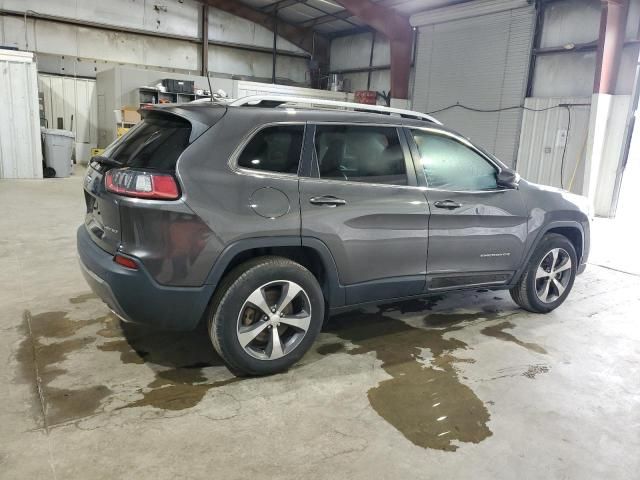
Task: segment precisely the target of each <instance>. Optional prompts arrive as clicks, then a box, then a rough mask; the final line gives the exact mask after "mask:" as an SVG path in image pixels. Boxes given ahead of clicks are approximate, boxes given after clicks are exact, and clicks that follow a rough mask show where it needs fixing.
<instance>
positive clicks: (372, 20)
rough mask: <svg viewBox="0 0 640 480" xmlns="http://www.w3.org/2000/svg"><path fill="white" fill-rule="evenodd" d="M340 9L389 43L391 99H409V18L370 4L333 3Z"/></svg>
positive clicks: (361, 1)
mask: <svg viewBox="0 0 640 480" xmlns="http://www.w3.org/2000/svg"><path fill="white" fill-rule="evenodd" d="M334 1H335V2H336V3H338V4H340V5H341V6H342V7H343V8H345V9H346V10H348V11H349V12H351V14H352V15H353V16H355V17H357V18H359V19H360V20H362V21H363V22H365V23H366V24H367V25H369V26H370V27H372V28H373V29H375V30H376V31H377V32H378V33H381V34H382V35H384V36H385V37H387V38H388V39H389V46H390V50H391V52H390V53H391V96H392V98H398V99H403V100H406V99H408V98H409V74H410V72H411V50H412V45H413V29H412V28H411V25H410V23H409V18H408V17H405V16H404V15H401V14H399V13H398V12H396V11H395V10H393V9H392V8H390V7H386V6H384V5H381V4H378V3H374V2H372V1H370V0H334Z"/></svg>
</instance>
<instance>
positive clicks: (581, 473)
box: [0, 0, 640, 479]
mask: <svg viewBox="0 0 640 480" xmlns="http://www.w3.org/2000/svg"><path fill="white" fill-rule="evenodd" d="M639 53H640V0H535V1H534V0H467V1H464V0H378V1H374V0H278V1H276V0H242V1H233V0H201V1H198V0H111V1H110V2H106V3H105V2H98V1H96V0H86V1H82V2H80V1H74V0H55V1H53V0H0V67H1V68H0V102H1V104H2V105H3V108H0V205H1V206H2V213H1V214H0V232H2V234H1V237H0V278H1V283H0V285H1V287H2V288H0V308H1V312H2V313H1V315H0V330H1V331H2V336H1V338H2V339H1V340H0V353H1V354H2V358H3V359H4V361H3V362H2V366H1V367H0V371H1V375H0V377H1V378H2V380H1V381H2V386H1V388H0V478H2V479H5V478H6V479H24V478H96V479H97V478H155V479H164V478H205V477H208V478H210V477H212V476H213V477H220V478H243V479H244V478H250V477H252V476H254V475H257V476H259V477H260V478H292V479H293V478H296V479H297V478H352V479H355V478H367V479H369V478H443V477H451V478H487V479H488V478H514V477H515V476H522V477H524V478H580V479H587V478H593V479H601V478H605V477H606V478H609V479H614V478H615V479H618V478H619V479H631V478H638V477H639V475H640V474H639V472H640V454H639V452H640V326H639V324H638V318H639V316H638V311H640V254H639V253H638V249H637V240H636V238H637V237H636V235H637V233H638V226H637V225H638V222H637V212H638V208H639V207H640V194H639V193H638V192H639V190H638V188H637V184H638V182H640V129H639V128H638V127H636V122H635V119H636V117H637V111H638V98H639V97H640V86H639V85H640V68H639V67H640V63H639ZM167 80H168V81H170V82H173V83H169V82H167ZM185 85H186V86H188V87H189V88H187V89H184V90H181V88H182V87H183V86H185ZM169 86H170V87H169ZM372 92H373V93H372ZM254 94H286V95H295V96H301V97H309V98H318V99H328V100H339V101H348V102H354V101H355V102H371V101H373V102H377V103H378V104H379V105H390V106H392V107H397V108H404V109H412V110H416V111H419V112H423V113H429V114H433V115H434V116H436V117H437V118H438V119H439V120H440V121H442V122H443V123H444V124H445V125H447V126H449V127H451V128H453V129H455V130H457V131H459V132H461V133H463V134H464V135H466V136H468V137H469V138H471V139H472V140H473V141H474V142H477V143H478V144H480V145H482V146H483V147H485V148H486V150H488V151H489V152H491V153H492V154H495V155H496V156H497V157H498V158H500V159H501V160H502V161H503V162H505V163H506V164H507V165H509V166H511V167H513V168H514V169H516V170H517V171H518V172H519V173H520V175H522V177H523V178H525V179H527V180H529V181H533V182H536V183H540V184H543V185H548V186H551V187H558V188H563V189H565V190H567V191H570V192H572V193H576V194H579V195H584V196H586V197H588V199H589V200H590V202H591V205H592V213H593V215H594V218H593V221H592V250H591V254H590V258H589V265H588V267H587V269H586V271H585V273H584V274H582V275H580V276H579V277H577V279H576V282H575V285H574V287H573V292H572V293H571V295H570V296H569V297H568V299H567V301H566V302H565V303H564V304H563V305H562V306H561V307H560V308H558V309H557V310H555V311H553V312H551V313H549V314H547V315H536V314H532V313H528V312H526V311H524V310H521V309H519V308H518V307H517V306H516V305H515V304H514V303H513V301H512V300H511V298H510V297H509V293H508V292H506V291H489V290H486V289H477V290H473V291H464V292H456V293H450V294H446V295H440V296H432V297H426V298H424V299H420V300H410V301H405V302H392V303H382V304H380V305H375V306H368V307H366V308H362V309H360V310H355V311H349V312H345V313H341V314H339V315H334V316H332V317H331V318H330V319H329V320H328V321H327V323H326V325H325V326H324V327H323V331H322V333H321V334H320V337H319V339H318V340H317V341H316V343H315V344H314V346H313V347H312V349H311V350H310V351H309V352H308V353H307V354H306V355H305V356H304V357H303V359H302V361H301V362H299V363H298V364H297V365H296V366H295V367H294V368H292V369H290V370H289V371H288V372H286V373H283V374H278V375H274V376H269V377H261V378H252V377H236V376H234V375H233V374H232V373H231V372H230V371H229V370H228V369H227V368H226V367H225V366H224V364H223V363H222V361H221V360H220V358H218V357H217V355H216V354H215V352H214V350H213V349H212V348H211V343H210V341H209V338H208V335H207V332H206V327H204V329H198V330H196V331H193V332H188V333H175V332H163V331H157V330H151V329H148V328H144V327H141V326H137V325H134V324H127V323H122V322H121V321H120V320H119V319H118V318H117V317H116V316H114V315H113V314H112V313H111V312H110V311H109V308H108V307H107V306H106V305H105V304H104V303H103V302H102V301H101V300H100V299H99V298H98V297H96V296H95V295H94V294H92V293H91V291H90V290H89V288H88V286H87V284H86V282H85V281H84V279H83V277H82V275H81V272H80V269H79V267H78V262H77V254H76V229H77V227H78V226H79V225H80V224H81V223H82V221H83V218H84V214H85V211H86V209H85V204H84V197H83V193H82V184H83V178H84V172H85V171H86V169H87V164H88V162H89V160H90V159H91V157H92V156H93V155H96V154H100V152H102V151H103V149H104V148H106V147H107V146H108V145H109V144H110V143H111V142H113V141H114V140H115V139H116V138H117V137H118V136H119V135H121V134H122V132H124V131H126V130H127V129H128V128H130V127H131V126H132V125H134V124H135V123H137V122H138V121H140V114H139V112H138V111H139V109H141V108H144V105H145V104H147V103H166V102H170V103H186V102H191V101H194V100H199V99H205V100H206V99H208V98H209V96H210V95H213V96H216V97H218V98H240V97H243V96H247V95H254ZM372 99H373V100H372ZM43 139H44V140H43ZM43 155H44V156H45V162H44V164H43ZM52 175H55V178H45V177H51V176H52Z"/></svg>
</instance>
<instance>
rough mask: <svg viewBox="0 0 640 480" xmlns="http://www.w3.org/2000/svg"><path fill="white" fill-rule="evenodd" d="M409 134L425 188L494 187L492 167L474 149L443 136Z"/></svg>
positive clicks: (494, 174)
mask: <svg viewBox="0 0 640 480" xmlns="http://www.w3.org/2000/svg"><path fill="white" fill-rule="evenodd" d="M412 134H413V139H414V140H415V142H416V145H417V147H418V151H419V153H420V162H421V164H422V168H423V169H424V173H425V175H426V177H427V183H428V185H429V187H431V188H438V189H442V190H458V191H466V190H492V189H495V188H497V187H498V184H497V181H496V180H497V178H496V177H497V173H498V171H497V169H496V167H495V166H494V165H493V164H491V163H490V162H489V161H487V160H486V159H485V158H484V157H483V156H481V155H480V154H478V153H477V152H476V151H475V150H473V149H471V148H469V147H468V146H466V145H464V144H463V143H461V142H459V141H458V140H455V139H453V138H451V137H448V136H446V135H440V134H437V133H432V132H425V131H422V130H414V131H413V132H412Z"/></svg>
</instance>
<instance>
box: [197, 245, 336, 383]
mask: <svg viewBox="0 0 640 480" xmlns="http://www.w3.org/2000/svg"><path fill="white" fill-rule="evenodd" d="M211 312H212V313H211V314H210V318H209V333H210V336H211V341H212V343H213V346H214V348H215V349H216V351H217V352H218V354H220V356H221V357H222V359H223V360H224V361H225V362H226V363H227V365H228V366H229V368H230V369H231V370H232V371H233V372H234V373H238V374H249V375H269V374H273V373H277V372H281V371H284V370H286V369H288V368H289V367H290V366H292V365H293V364H294V363H296V362H297V361H298V360H299V359H300V358H302V356H303V355H304V354H305V352H306V351H307V350H308V349H309V348H310V347H311V345H312V344H313V342H314V340H315V338H316V337H317V335H318V333H319V332H320V328H321V327H322V320H323V318H324V299H323V296H322V290H321V288H320V285H319V284H318V281H317V280H316V278H315V277H314V276H313V274H312V273H311V272H309V270H307V269H306V268H304V267H303V266H302V265H300V264H298V263H296V262H293V261H291V260H289V259H286V258H281V257H262V258H257V259H254V260H251V261H249V262H246V263H244V264H242V265H240V266H238V267H236V268H235V269H234V270H233V271H232V272H231V273H229V274H228V275H227V276H226V277H225V279H224V280H223V281H222V283H221V284H220V286H219V288H218V290H217V292H216V294H215V295H214V299H213V302H212V309H211Z"/></svg>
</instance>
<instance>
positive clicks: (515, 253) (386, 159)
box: [77, 96, 589, 375]
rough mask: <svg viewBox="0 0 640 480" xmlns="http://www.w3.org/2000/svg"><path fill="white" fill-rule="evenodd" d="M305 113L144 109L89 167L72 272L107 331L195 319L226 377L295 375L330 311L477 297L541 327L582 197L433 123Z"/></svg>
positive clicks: (583, 207) (273, 105) (574, 265)
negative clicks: (107, 321)
mask: <svg viewBox="0 0 640 480" xmlns="http://www.w3.org/2000/svg"><path fill="white" fill-rule="evenodd" d="M304 102H306V103H307V104H309V103H310V102H311V101H310V100H309V99H307V100H304V99H292V98H285V97H282V98H280V97H274V96H271V97H264V98H261V97H256V98H252V97H248V98H246V99H241V100H238V101H235V102H230V103H227V104H218V103H212V102H209V103H201V104H188V105H168V106H153V107H150V108H148V109H145V110H143V121H142V122H140V123H139V124H138V125H136V126H135V127H134V128H132V129H131V130H130V131H129V132H128V133H127V134H126V135H124V136H123V137H122V138H120V139H119V140H117V141H116V142H114V143H113V144H112V145H110V146H109V147H108V148H107V149H106V150H105V152H104V154H103V155H102V156H99V157H95V158H94V159H93V160H92V161H91V164H90V166H89V168H88V170H87V174H86V177H85V179H84V195H85V200H86V207H87V213H86V218H85V222H84V225H82V226H80V228H79V229H78V233H77V242H78V252H79V255H80V264H81V267H82V271H83V274H84V276H85V278H86V280H87V282H88V283H89V285H90V286H91V288H92V289H93V291H94V292H95V293H96V294H97V295H98V296H99V297H100V298H102V300H103V301H104V302H105V303H106V304H107V305H108V306H109V308H110V309H111V310H112V311H113V312H114V313H115V314H116V315H117V316H118V317H120V318H121V319H122V320H124V321H127V322H137V323H142V324H147V325H153V326H155V327H158V328H164V329H177V330H189V329H193V328H195V327H196V326H197V325H198V323H199V322H200V320H201V319H205V320H206V321H207V322H208V326H209V334H210V337H211V341H212V343H213V346H214V347H215V349H216V350H217V352H218V353H219V354H220V356H221V357H222V358H223V359H224V361H225V362H226V363H227V365H229V367H230V369H231V370H232V371H234V372H236V373H238V374H253V375H262V374H270V373H274V372H278V371H282V370H285V369H287V368H288V367H290V366H291V365H292V364H294V363H295V362H296V361H297V360H299V359H300V358H301V357H302V355H303V354H304V353H305V352H306V351H307V350H308V349H309V348H310V346H311V344H312V343H313V341H314V339H315V338H316V337H317V335H318V332H319V331H320V329H321V326H322V323H323V321H324V319H325V316H326V315H328V314H329V312H332V311H337V310H342V309H347V308H352V307H354V306H358V305H362V304H365V303H373V302H380V301H388V300H396V299H406V298H410V297H418V296H425V295H429V294H434V293H442V292H448V291H453V290H461V289H477V288H488V289H494V290H498V289H508V290H509V291H510V293H511V296H512V297H513V299H514V300H515V302H516V303H517V304H518V305H520V306H521V307H522V308H524V309H526V310H528V311H531V312H539V313H545V312H549V311H551V310H553V309H555V308H556V307H558V306H559V305H560V304H561V303H562V302H563V301H564V300H565V299H566V298H567V295H568V294H569V292H570V290H571V287H572V285H573V282H574V279H575V276H576V274H577V273H580V272H582V271H583V270H584V268H585V264H586V261H587V256H588V252H589V215H588V212H587V202H586V199H585V198H583V197H579V196H576V195H572V194H570V193H568V192H566V191H562V190H559V189H555V188H551V187H545V186H541V185H535V184H533V183H530V182H527V181H525V180H521V179H520V178H519V176H518V175H517V174H516V173H515V172H514V171H513V170H511V169H509V168H508V167H507V166H506V165H504V164H503V163H502V162H500V161H499V160H498V159H497V158H495V157H494V156H493V155H491V154H489V153H487V152H486V151H485V150H483V149H482V148H481V147H479V146H477V145H475V144H473V143H472V142H471V141H470V140H468V139H467V138H465V137H463V136H461V135H460V134H458V133H456V132H454V131H452V130H450V129H448V128H446V127H444V126H443V125H441V124H440V123H439V122H438V121H437V120H435V119H433V118H431V117H429V116H427V115H424V114H420V113H417V112H411V111H406V110H396V109H387V108H383V107H367V106H364V105H356V104H346V103H344V104H343V103H341V102H330V101H324V102H322V101H318V102H319V103H320V104H321V105H320V106H321V107H332V108H318V106H315V107H309V106H304ZM313 103H314V105H315V101H313ZM301 104H302V105H303V106H302V107H301ZM349 107H350V108H349Z"/></svg>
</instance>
